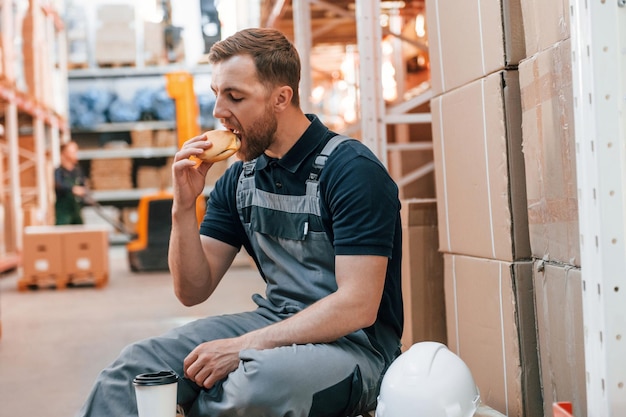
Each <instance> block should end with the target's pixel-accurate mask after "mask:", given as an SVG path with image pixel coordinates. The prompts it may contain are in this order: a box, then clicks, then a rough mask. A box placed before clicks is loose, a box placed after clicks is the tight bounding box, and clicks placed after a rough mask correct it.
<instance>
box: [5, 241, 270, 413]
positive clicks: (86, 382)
mask: <svg viewBox="0 0 626 417" xmlns="http://www.w3.org/2000/svg"><path fill="white" fill-rule="evenodd" d="M109 254H110V259H109V262H110V270H111V273H110V277H109V283H108V284H107V285H106V286H105V287H104V288H101V289H96V288H95V287H92V286H84V287H75V288H67V289H65V290H55V289H37V290H29V291H25V292H20V291H18V290H17V281H18V278H19V276H18V271H13V272H9V273H5V274H3V275H1V276H0V322H1V323H2V337H1V338H0V417H17V416H33V417H35V416H41V417H72V416H74V414H75V412H76V411H77V410H78V408H80V406H81V405H82V403H83V401H84V399H85V398H86V396H87V394H88V392H89V390H90V388H91V385H92V383H93V381H94V379H95V377H96V375H97V374H98V372H99V371H100V370H101V369H102V368H103V367H105V366H106V365H107V364H108V363H109V362H111V361H112V360H113V359H114V358H115V357H116V356H117V354H118V352H119V351H120V349H122V348H123V347H124V346H125V345H127V344H128V343H130V342H132V341H135V340H139V339H141V338H145V337H149V336H153V335H157V334H161V333H163V332H164V331H166V330H168V329H170V328H172V327H174V326H177V325H180V324H183V323H185V322H187V321H189V320H193V319H195V318H198V317H203V316H207V315H214V314H220V313H229V312H237V311H242V310H244V309H250V308H252V307H253V306H254V305H253V303H252V301H251V300H250V295H251V294H252V293H254V292H261V293H262V292H263V285H262V284H263V282H262V280H261V279H260V278H259V275H258V273H257V272H256V270H254V269H253V268H251V267H250V263H249V262H247V259H246V258H245V257H244V258H243V259H240V260H239V261H238V262H237V265H236V266H234V267H233V268H231V270H230V271H229V272H228V274H227V276H226V277H225V278H224V280H223V281H222V283H221V285H220V287H219V288H218V290H217V292H216V293H215V294H214V295H213V297H211V299H210V300H208V301H206V302H205V303H203V304H201V305H199V306H195V307H191V308H188V307H184V306H183V305H182V304H180V303H179V302H178V300H177V299H176V298H175V296H174V293H173V290H172V284H171V277H170V275H169V274H168V273H166V272H158V273H132V272H130V271H129V268H128V263H127V261H126V251H125V247H124V246H112V247H111V249H110V251H109ZM112 417H113V416H112Z"/></svg>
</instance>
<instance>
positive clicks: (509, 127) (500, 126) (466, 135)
mask: <svg viewBox="0 0 626 417" xmlns="http://www.w3.org/2000/svg"><path fill="white" fill-rule="evenodd" d="M427 12H428V13H427V14H428V26H429V42H430V49H431V69H432V87H433V90H434V98H433V100H432V102H431V107H432V114H433V145H434V155H435V167H436V168H435V173H436V175H435V177H436V187H437V201H438V228H439V245H440V250H441V251H442V252H443V254H444V285H445V287H444V292H445V300H446V301H445V305H446V320H447V338H448V346H449V347H450V348H451V349H452V350H453V351H455V352H456V353H457V354H459V356H460V357H461V358H462V359H463V360H464V361H465V362H466V363H467V364H468V366H469V367H470V369H471V370H472V373H473V375H474V378H475V380H476V383H477V384H478V386H479V389H480V392H481V397H482V401H483V403H485V404H487V405H489V406H491V407H493V408H494V409H496V410H498V411H499V412H501V413H503V414H505V415H507V416H509V417H513V416H519V417H521V416H540V415H545V416H551V414H552V411H551V407H552V402H553V401H577V403H576V404H575V409H576V412H575V415H577V416H584V415H585V414H586V409H585V408H584V404H583V403H582V402H583V401H584V399H583V398H584V357H583V356H581V354H582V345H581V344H582V335H581V333H580V331H581V330H582V316H581V312H580V308H581V304H580V291H579V289H580V274H579V271H578V270H577V268H576V267H575V265H576V259H578V255H577V253H576V252H577V248H578V242H577V235H578V232H577V230H576V227H575V225H576V223H577V214H576V198H575V197H576V185H575V171H574V169H575V168H574V162H575V161H574V154H573V149H572V146H573V143H574V142H573V135H572V129H573V120H572V118H571V114H569V113H571V107H572V102H571V75H570V74H568V72H567V66H568V65H569V60H570V57H569V52H568V51H567V47H568V45H567V41H566V38H567V37H568V36H569V32H568V29H567V23H566V22H567V1H564V0H551V1H549V2H545V1H540V0H499V1H489V2H486V1H481V2H478V6H477V3H475V2H473V3H463V2H457V3H456V4H455V7H454V8H451V7H443V5H442V4H441V2H440V1H435V0H428V1H427ZM568 83H569V84H568ZM565 264H567V265H565ZM563 309H565V310H563ZM573 362H576V363H575V364H574V363H573ZM568 363H569V364H568Z"/></svg>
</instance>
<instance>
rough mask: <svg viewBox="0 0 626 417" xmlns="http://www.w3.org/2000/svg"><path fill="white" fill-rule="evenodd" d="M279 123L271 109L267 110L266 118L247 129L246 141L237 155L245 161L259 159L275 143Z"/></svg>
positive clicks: (263, 117)
mask: <svg viewBox="0 0 626 417" xmlns="http://www.w3.org/2000/svg"><path fill="white" fill-rule="evenodd" d="M277 127H278V122H277V121H276V117H275V116H274V114H273V113H272V111H271V109H267V112H266V113H265V115H264V116H262V117H261V118H259V119H258V120H256V121H255V122H253V123H252V124H251V125H250V128H248V129H246V131H245V132H244V133H245V137H244V140H243V141H242V143H241V148H239V152H238V153H237V155H238V156H239V157H240V158H241V159H243V160H244V161H251V160H253V159H254V158H258V157H259V156H261V155H262V154H263V152H265V150H266V149H267V148H269V147H270V146H271V145H272V143H274V135H275V134H276V129H277Z"/></svg>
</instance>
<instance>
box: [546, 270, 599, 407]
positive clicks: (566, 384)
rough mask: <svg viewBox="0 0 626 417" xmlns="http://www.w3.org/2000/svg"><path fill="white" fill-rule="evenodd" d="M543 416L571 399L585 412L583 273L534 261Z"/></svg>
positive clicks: (574, 404) (575, 405)
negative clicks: (556, 404)
mask: <svg viewBox="0 0 626 417" xmlns="http://www.w3.org/2000/svg"><path fill="white" fill-rule="evenodd" d="M534 284H535V304H536V311H537V334H538V338H539V357H540V358H541V360H540V362H541V381H542V386H543V399H544V401H543V402H544V414H543V415H544V416H546V417H549V416H552V403H554V402H557V401H570V402H572V406H573V407H574V415H575V416H576V417H585V416H586V415H587V402H586V398H587V396H586V391H587V387H586V381H585V378H586V372H585V341H584V330H585V329H584V325H583V307H582V305H583V301H582V293H583V292H582V277H581V271H580V269H579V268H575V267H572V266H563V265H557V264H552V263H548V262H544V261H537V262H536V263H535V268H534Z"/></svg>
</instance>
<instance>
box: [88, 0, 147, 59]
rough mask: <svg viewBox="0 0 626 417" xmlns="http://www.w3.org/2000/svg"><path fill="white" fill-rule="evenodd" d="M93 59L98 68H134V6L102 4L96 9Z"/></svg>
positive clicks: (135, 52)
mask: <svg viewBox="0 0 626 417" xmlns="http://www.w3.org/2000/svg"><path fill="white" fill-rule="evenodd" d="M97 19H98V22H97V30H96V35H95V36H96V46H95V58H96V63H97V64H98V65H99V66H126V65H128V66H135V63H136V59H137V45H136V34H135V6H134V5H132V4H131V5H126V4H102V5H99V6H98V9H97Z"/></svg>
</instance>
